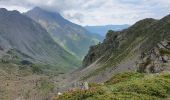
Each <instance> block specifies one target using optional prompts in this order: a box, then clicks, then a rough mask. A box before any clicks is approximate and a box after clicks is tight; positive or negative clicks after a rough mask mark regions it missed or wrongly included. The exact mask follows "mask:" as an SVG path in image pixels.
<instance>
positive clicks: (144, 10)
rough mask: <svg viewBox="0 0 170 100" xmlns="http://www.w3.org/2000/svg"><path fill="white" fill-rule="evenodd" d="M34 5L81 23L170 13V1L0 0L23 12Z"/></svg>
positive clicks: (114, 22)
mask: <svg viewBox="0 0 170 100" xmlns="http://www.w3.org/2000/svg"><path fill="white" fill-rule="evenodd" d="M34 7H41V8H43V9H46V10H49V11H52V12H59V13H60V14H61V15H62V16H64V17H65V18H66V19H68V20H70V21H72V22H74V23H77V24H80V25H83V26H85V25H89V26H94V25H108V24H112V25H121V24H130V25H132V24H134V23H135V22H137V21H139V20H141V19H144V18H155V19H160V18H162V17H163V16H166V15H168V14H170V0H0V8H6V9H8V10H18V11H20V12H26V11H28V10H30V9H32V8H34Z"/></svg>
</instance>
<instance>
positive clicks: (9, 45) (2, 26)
mask: <svg viewBox="0 0 170 100" xmlns="http://www.w3.org/2000/svg"><path fill="white" fill-rule="evenodd" d="M0 12H2V13H0V21H1V23H0V41H1V43H0V46H1V48H3V49H4V51H2V52H7V51H9V50H11V49H15V50H18V51H21V52H22V53H24V54H26V55H29V56H31V57H32V58H34V59H29V60H31V62H34V61H36V62H37V61H38V62H37V63H41V62H42V63H46V64H52V65H57V66H58V67H60V65H62V61H63V62H65V63H66V64H65V65H63V68H64V66H65V67H66V66H67V68H68V66H70V65H69V63H70V64H73V66H74V64H75V66H77V64H76V63H77V62H75V61H73V60H71V59H72V58H75V57H74V56H73V55H71V54H69V53H68V52H67V51H65V50H64V49H62V48H61V47H60V46H59V45H58V44H57V43H56V42H55V41H54V40H53V39H52V38H51V36H50V35H49V33H48V32H47V31H46V30H45V29H44V28H43V27H41V25H39V24H38V23H36V22H35V21H33V20H32V19H30V18H29V17H27V16H25V15H22V14H21V13H20V12H18V11H8V10H6V9H5V8H3V9H0ZM5 50H6V51H5ZM75 59H76V58H75ZM47 62H48V63H47ZM67 64H68V65H67Z"/></svg>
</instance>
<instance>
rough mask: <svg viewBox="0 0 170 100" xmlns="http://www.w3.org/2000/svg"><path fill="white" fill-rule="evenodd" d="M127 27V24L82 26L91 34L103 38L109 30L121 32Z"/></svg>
mask: <svg viewBox="0 0 170 100" xmlns="http://www.w3.org/2000/svg"><path fill="white" fill-rule="evenodd" d="M129 26H130V25H128V24H124V25H104V26H84V28H85V29H87V30H88V31H90V32H91V33H96V34H99V35H101V36H105V35H106V33H107V32H108V31H109V30H114V31H121V30H123V29H126V28H128V27H129Z"/></svg>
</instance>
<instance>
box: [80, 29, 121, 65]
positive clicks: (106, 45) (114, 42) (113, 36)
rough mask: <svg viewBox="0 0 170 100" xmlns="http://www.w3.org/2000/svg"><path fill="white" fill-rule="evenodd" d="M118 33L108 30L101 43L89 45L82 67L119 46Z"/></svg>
mask: <svg viewBox="0 0 170 100" xmlns="http://www.w3.org/2000/svg"><path fill="white" fill-rule="evenodd" d="M118 40H119V39H118V33H117V32H114V31H111V30H110V31H108V33H107V35H106V38H105V39H104V41H103V43H99V44H98V45H94V46H91V47H90V50H89V52H88V54H87V55H86V56H85V58H84V60H83V67H86V66H88V65H90V64H91V63H93V62H94V61H96V60H97V59H98V58H100V57H101V56H102V55H109V54H110V52H111V51H113V49H115V48H117V47H118V46H119V41H118Z"/></svg>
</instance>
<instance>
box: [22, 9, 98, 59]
mask: <svg viewBox="0 0 170 100" xmlns="http://www.w3.org/2000/svg"><path fill="white" fill-rule="evenodd" d="M25 15H27V16H28V17H30V18H32V19H33V20H35V21H36V22H38V23H40V24H41V25H42V26H43V27H44V28H45V29H46V30H47V31H48V32H49V33H50V35H51V36H52V37H53V39H54V40H55V41H56V42H57V43H58V44H60V45H61V46H62V47H63V48H65V49H66V50H67V51H68V52H71V53H72V54H74V55H76V56H77V57H78V58H80V59H82V58H83V57H84V55H85V54H86V53H87V51H88V47H89V46H90V45H92V44H96V43H97V42H99V41H100V40H99V39H98V36H95V35H93V34H91V33H89V32H88V31H87V30H85V29H84V28H83V27H81V26H80V25H77V24H74V23H72V22H70V21H68V20H66V19H65V18H63V17H62V16H61V15H60V14H59V13H54V12H49V11H46V10H44V9H41V8H34V9H32V10H30V11H28V12H27V13H25Z"/></svg>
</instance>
